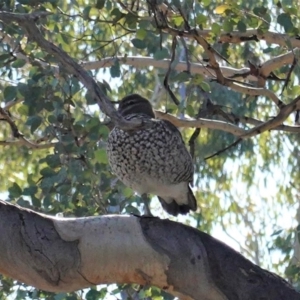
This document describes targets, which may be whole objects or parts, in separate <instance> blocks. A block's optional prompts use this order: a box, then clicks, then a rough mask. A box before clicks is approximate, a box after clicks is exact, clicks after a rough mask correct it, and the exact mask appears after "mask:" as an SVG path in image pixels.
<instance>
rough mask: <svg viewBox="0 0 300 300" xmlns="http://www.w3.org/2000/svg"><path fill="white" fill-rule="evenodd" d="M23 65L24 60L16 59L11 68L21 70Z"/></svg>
mask: <svg viewBox="0 0 300 300" xmlns="http://www.w3.org/2000/svg"><path fill="white" fill-rule="evenodd" d="M25 64H26V60H25V59H20V58H18V59H16V60H15V61H14V62H13V63H12V64H11V66H12V67H13V68H22V67H24V65H25Z"/></svg>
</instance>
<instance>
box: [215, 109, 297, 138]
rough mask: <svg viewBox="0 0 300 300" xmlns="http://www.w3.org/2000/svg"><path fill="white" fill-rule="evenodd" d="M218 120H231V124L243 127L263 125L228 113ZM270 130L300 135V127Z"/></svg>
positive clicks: (287, 126) (282, 126)
mask: <svg viewBox="0 0 300 300" xmlns="http://www.w3.org/2000/svg"><path fill="white" fill-rule="evenodd" d="M219 117H220V118H222V119H224V121H228V119H229V120H231V121H232V122H233V123H241V124H244V125H248V124H250V125H254V126H258V125H262V124H264V122H263V121H260V120H257V119H254V118H251V117H246V116H238V115H236V114H233V113H230V114H226V118H224V117H223V116H221V115H219ZM271 130H275V131H285V132H291V133H300V126H289V125H283V124H281V125H279V126H277V127H275V128H272V129H271Z"/></svg>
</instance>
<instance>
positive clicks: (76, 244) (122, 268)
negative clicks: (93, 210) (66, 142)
mask: <svg viewBox="0 0 300 300" xmlns="http://www.w3.org/2000/svg"><path fill="white" fill-rule="evenodd" d="M0 229H1V235H0V273H2V274H5V275H7V276H10V277H12V278H14V279H17V280H19V281H22V282H25V283H26V284H28V285H32V286H34V287H36V288H39V289H43V290H47V291H52V292H63V291H74V290H78V289H82V288H85V287H89V286H92V285H97V284H103V283H138V284H142V285H144V284H147V285H155V286H158V287H160V288H161V289H164V290H166V291H168V292H170V293H171V294H173V295H176V296H179V297H180V299H197V300H198V299H207V300H210V299H211V300H221V299H222V300H223V299H230V300H234V299H243V300H247V299H249V300H250V299H253V300H254V299H272V300H276V299H290V300H293V299H300V294H298V293H297V292H296V291H295V290H293V289H292V287H291V286H290V285H289V284H288V283H287V282H286V281H284V280H283V279H282V278H280V277H279V276H277V275H275V274H272V273H270V272H268V271H265V270H263V269H261V268H259V267H258V266H256V265H254V264H253V263H251V262H250V261H249V260H247V259H245V258H244V257H242V256H241V255H240V254H239V253H237V252H236V251H234V250H232V249H231V248H229V247H228V246H226V245H225V244H223V243H222V242H220V241H218V240H216V239H214V238H212V237H210V236H209V235H207V234H205V233H203V232H200V231H198V230H196V229H194V228H191V227H188V226H186V225H183V224H180V223H176V222H172V221H169V220H161V219H159V218H148V217H136V216H113V215H112V216H99V217H89V218H69V219H68V218H56V217H49V216H46V215H43V214H38V213H36V212H34V211H31V210H28V209H24V208H20V207H17V206H14V205H11V204H8V203H7V202H4V201H0Z"/></svg>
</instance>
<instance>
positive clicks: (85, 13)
mask: <svg viewBox="0 0 300 300" xmlns="http://www.w3.org/2000/svg"><path fill="white" fill-rule="evenodd" d="M91 9H92V6H90V5H88V6H86V7H85V8H84V10H83V12H82V15H83V18H84V19H85V20H87V19H89V16H90V11H91Z"/></svg>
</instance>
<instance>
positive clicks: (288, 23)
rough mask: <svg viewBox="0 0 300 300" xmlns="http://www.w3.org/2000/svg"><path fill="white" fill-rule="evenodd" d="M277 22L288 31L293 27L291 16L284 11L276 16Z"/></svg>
mask: <svg viewBox="0 0 300 300" xmlns="http://www.w3.org/2000/svg"><path fill="white" fill-rule="evenodd" d="M277 22H278V24H280V25H281V26H283V28H284V30H285V32H290V31H291V30H292V29H293V28H294V25H293V22H292V19H291V16H290V15H289V14H286V13H282V14H280V15H279V16H278V17H277Z"/></svg>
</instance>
